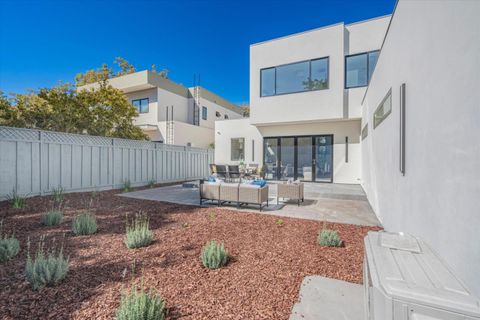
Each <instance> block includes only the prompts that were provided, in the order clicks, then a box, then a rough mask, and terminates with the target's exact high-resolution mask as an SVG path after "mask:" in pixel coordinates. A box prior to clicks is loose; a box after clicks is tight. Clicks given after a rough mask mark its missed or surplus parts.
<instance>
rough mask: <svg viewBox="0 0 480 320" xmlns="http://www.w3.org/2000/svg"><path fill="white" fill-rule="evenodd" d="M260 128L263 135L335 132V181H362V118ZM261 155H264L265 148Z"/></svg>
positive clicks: (353, 182) (356, 182)
mask: <svg viewBox="0 0 480 320" xmlns="http://www.w3.org/2000/svg"><path fill="white" fill-rule="evenodd" d="M259 130H260V132H261V134H262V136H263V137H277V136H302V135H323V134H333V182H334V183H350V184H358V183H360V176H361V175H360V168H361V155H360V141H359V139H360V137H359V135H360V133H359V132H360V120H351V121H332V122H320V123H304V124H294V125H281V126H264V127H259ZM345 137H348V141H349V144H348V162H346V161H345V160H346V159H345V155H346V146H345ZM262 147H263V145H262ZM261 155H262V157H263V150H262V153H261ZM261 162H262V158H260V163H261Z"/></svg>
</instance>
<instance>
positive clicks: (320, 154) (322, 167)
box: [314, 136, 333, 182]
mask: <svg viewBox="0 0 480 320" xmlns="http://www.w3.org/2000/svg"><path fill="white" fill-rule="evenodd" d="M332 140H333V137H332V136H319V137H315V141H314V142H315V143H314V145H315V158H314V163H315V166H314V167H315V181H320V182H332V180H333V174H332V169H333V163H332V162H333V144H332Z"/></svg>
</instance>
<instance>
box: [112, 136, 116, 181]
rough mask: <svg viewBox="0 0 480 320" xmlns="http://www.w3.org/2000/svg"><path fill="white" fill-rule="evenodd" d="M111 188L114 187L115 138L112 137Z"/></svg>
mask: <svg viewBox="0 0 480 320" xmlns="http://www.w3.org/2000/svg"><path fill="white" fill-rule="evenodd" d="M112 189H115V138H112Z"/></svg>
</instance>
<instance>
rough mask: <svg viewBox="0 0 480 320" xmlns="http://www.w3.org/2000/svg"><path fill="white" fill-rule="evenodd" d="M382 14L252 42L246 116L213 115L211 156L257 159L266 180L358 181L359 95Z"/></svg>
mask: <svg viewBox="0 0 480 320" xmlns="http://www.w3.org/2000/svg"><path fill="white" fill-rule="evenodd" d="M389 21H390V16H384V17H379V18H375V19H371V20H367V21H362V22H358V23H354V24H344V23H338V24H335V25H331V26H327V27H322V28H318V29H315V30H310V31H306V32H302V33H298V34H293V35H290V36H286V37H282V38H278V39H273V40H270V41H265V42H261V43H257V44H253V45H251V46H250V118H249V119H239V120H235V121H218V122H217V124H216V129H215V131H216V136H215V144H216V149H215V160H216V161H217V162H218V163H221V162H225V163H231V162H238V161H243V162H245V163H258V164H264V165H265V169H266V178H267V179H272V180H287V179H290V178H293V179H301V180H304V181H316V182H335V183H360V181H361V180H360V179H361V155H360V138H359V137H360V131H361V117H362V108H361V103H362V98H363V95H364V93H365V90H366V88H367V85H368V82H369V80H370V77H371V75H372V73H373V70H374V68H375V64H376V61H377V58H378V53H379V49H380V47H381V45H382V41H383V38H384V37H385V33H386V30H387V27H388V23H389ZM239 149H241V150H239Z"/></svg>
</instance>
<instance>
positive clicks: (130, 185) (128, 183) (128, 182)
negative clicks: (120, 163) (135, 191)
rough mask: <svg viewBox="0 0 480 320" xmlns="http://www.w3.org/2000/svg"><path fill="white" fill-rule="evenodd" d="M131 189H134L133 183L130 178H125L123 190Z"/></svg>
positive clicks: (128, 190)
mask: <svg viewBox="0 0 480 320" xmlns="http://www.w3.org/2000/svg"><path fill="white" fill-rule="evenodd" d="M131 190H132V183H131V182H130V180H128V179H126V180H123V187H122V191H123V192H130V191H131Z"/></svg>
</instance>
